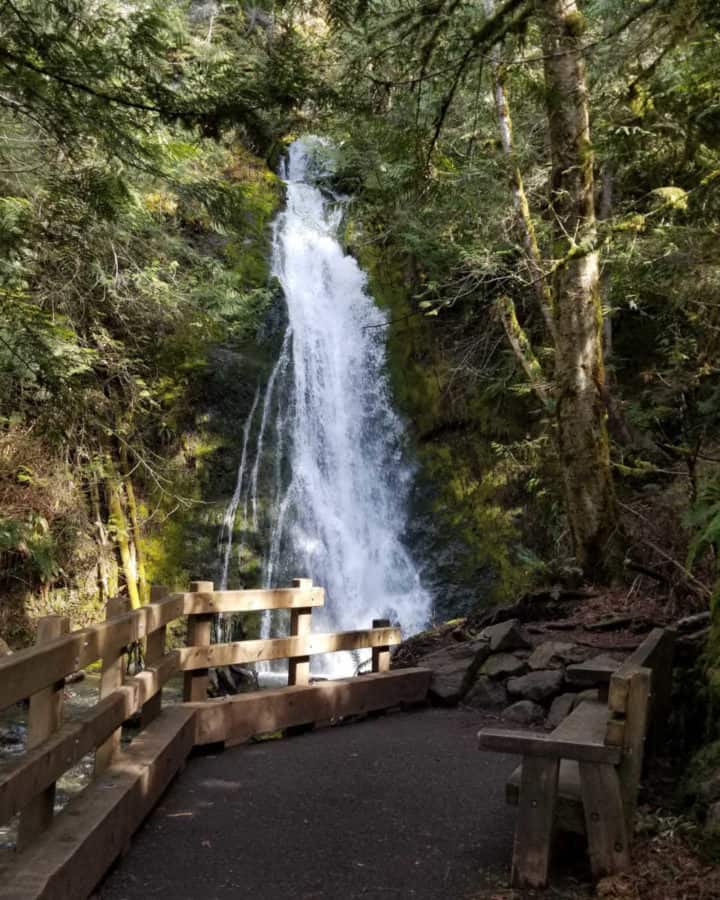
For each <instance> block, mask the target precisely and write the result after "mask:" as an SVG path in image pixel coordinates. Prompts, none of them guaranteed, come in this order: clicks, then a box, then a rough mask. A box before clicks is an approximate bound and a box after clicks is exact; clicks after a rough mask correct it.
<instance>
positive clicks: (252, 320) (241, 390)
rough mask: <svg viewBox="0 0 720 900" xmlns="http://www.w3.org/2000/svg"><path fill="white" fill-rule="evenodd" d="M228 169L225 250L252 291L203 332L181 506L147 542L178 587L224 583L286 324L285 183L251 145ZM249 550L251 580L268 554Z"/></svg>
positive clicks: (161, 576) (178, 470) (152, 565)
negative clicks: (225, 528) (262, 397)
mask: <svg viewBox="0 0 720 900" xmlns="http://www.w3.org/2000/svg"><path fill="white" fill-rule="evenodd" d="M226 175H227V178H228V181H229V182H230V183H232V184H233V185H234V189H233V191H232V192H231V196H232V198H233V204H234V206H233V209H232V210H230V211H229V212H228V215H229V218H230V220H231V223H232V229H231V230H230V231H229V234H228V237H227V240H225V241H224V242H223V246H222V255H223V258H224V264H225V265H226V266H227V267H228V269H229V272H230V274H231V276H232V279H233V281H232V284H233V285H234V286H235V288H236V289H237V290H240V291H242V293H239V294H238V295H237V296H238V301H237V302H236V303H235V305H234V306H231V307H229V308H228V307H227V306H223V307H222V311H221V315H220V316H217V314H216V318H215V323H214V327H213V328H212V329H210V330H208V332H207V333H205V334H203V335H200V336H199V337H198V338H196V345H195V346H194V357H195V364H194V365H193V366H192V367H190V368H188V373H187V387H186V393H187V396H186V415H185V418H184V420H183V421H181V422H179V423H177V428H178V431H179V432H180V433H181V434H182V440H181V448H180V451H179V453H178V455H177V457H176V459H175V461H174V471H175V476H176V480H175V483H174V484H173V485H172V486H171V487H170V489H169V490H168V496H167V498H166V500H165V503H164V505H167V506H171V505H173V506H174V507H175V508H174V509H173V510H172V514H171V515H169V516H168V517H167V518H166V519H165V521H164V522H163V524H162V525H161V527H159V528H157V529H154V530H152V532H151V533H150V535H149V536H148V538H147V540H146V553H147V556H148V575H149V578H150V580H151V581H152V582H155V583H161V584H166V585H168V586H170V587H173V588H178V589H180V588H184V587H186V586H187V583H188V582H189V581H191V580H193V579H205V580H210V581H217V580H218V576H219V565H220V564H219V549H218V538H219V535H220V530H221V527H222V520H223V515H224V512H225V509H226V507H227V504H228V502H229V500H230V497H231V496H232V493H233V490H234V488H235V481H236V478H237V470H238V465H239V462H240V456H241V453H242V443H243V426H244V424H245V421H246V419H247V417H248V415H249V413H250V410H251V408H252V404H253V400H254V398H255V394H256V391H258V389H260V390H262V387H263V385H264V384H265V382H266V381H267V378H268V376H269V373H270V370H271V369H272V366H273V364H274V362H275V359H276V358H277V354H278V352H279V348H280V343H281V341H282V335H283V332H284V327H285V324H286V312H285V305H284V300H283V298H282V294H281V292H280V290H279V286H278V285H277V284H275V283H273V282H272V281H271V277H270V258H271V251H272V230H271V223H272V219H273V217H274V216H275V214H276V213H277V211H278V209H279V208H280V205H281V203H282V199H283V195H284V192H283V187H282V182H281V181H280V179H279V178H278V177H277V176H276V175H274V174H273V173H272V172H270V171H269V170H268V169H267V167H266V165H265V164H264V162H263V161H262V160H259V159H257V158H256V157H253V156H252V155H251V154H250V153H248V151H247V150H245V149H244V148H242V147H237V148H236V162H235V165H234V166H232V167H231V168H230V170H229V171H228V172H227V173H226ZM207 290H208V302H209V303H213V302H215V301H214V300H213V295H212V291H213V286H212V285H209V286H208V287H207ZM174 498H180V499H179V500H175V499H174ZM235 537H236V538H237V537H239V535H238V534H237V533H236V535H235ZM234 543H235V544H237V543H238V542H237V541H234ZM249 555H250V558H249V559H247V560H245V561H244V565H243V569H244V571H245V572H246V574H247V581H246V583H245V584H244V586H252V585H251V582H255V583H257V581H258V580H259V576H260V557H259V556H254V555H253V552H252V551H251V552H250V554H249Z"/></svg>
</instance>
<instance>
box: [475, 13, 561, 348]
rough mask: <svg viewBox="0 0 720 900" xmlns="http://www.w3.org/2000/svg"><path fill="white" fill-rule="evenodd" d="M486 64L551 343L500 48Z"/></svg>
mask: <svg viewBox="0 0 720 900" xmlns="http://www.w3.org/2000/svg"><path fill="white" fill-rule="evenodd" d="M483 6H484V9H485V15H486V16H487V17H488V19H491V18H492V17H493V16H494V15H495V0H483ZM490 63H491V68H492V77H493V97H494V99H495V112H496V114H497V119H498V129H499V131H500V141H501V142H502V146H503V151H504V153H505V156H506V157H507V160H508V166H509V169H510V173H509V174H510V187H511V189H512V194H513V204H514V206H515V215H516V216H517V224H518V228H519V230H520V233H521V235H522V241H523V246H524V248H525V263H526V265H527V268H528V273H529V275H530V281H531V284H532V288H533V291H534V292H535V296H536V297H537V300H538V304H539V306H540V312H541V313H542V316H543V319H544V321H545V327H546V328H547V332H548V337H549V338H551V339H552V341H553V343H554V342H555V319H554V315H553V307H554V301H553V296H552V290H551V288H550V285H549V284H548V279H547V277H546V275H545V272H544V269H543V265H542V256H541V255H540V247H539V246H538V241H537V235H536V233H535V225H534V223H533V220H532V215H531V214H530V204H529V203H528V199H527V194H526V193H525V182H524V179H523V177H522V172H521V171H520V166H519V165H518V162H517V159H516V155H515V145H514V142H513V127H512V117H511V115H510V106H509V104H508V99H507V89H506V87H505V79H504V77H503V69H502V62H501V59H500V48H499V47H498V46H495V47H493V48H492V50H491V51H490Z"/></svg>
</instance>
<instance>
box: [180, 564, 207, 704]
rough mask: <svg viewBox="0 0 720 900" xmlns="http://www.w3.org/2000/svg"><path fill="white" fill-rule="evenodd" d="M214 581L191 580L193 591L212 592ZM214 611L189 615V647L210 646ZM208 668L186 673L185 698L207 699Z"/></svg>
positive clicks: (194, 699)
mask: <svg viewBox="0 0 720 900" xmlns="http://www.w3.org/2000/svg"><path fill="white" fill-rule="evenodd" d="M212 591H213V583H212V581H191V582H190V592H191V593H197V592H201V593H212ZM212 620H213V615H212V613H201V614H199V615H191V616H188V626H187V645H188V647H209V646H210V644H211V643H212ZM209 681H210V679H209V677H208V670H207V669H195V670H193V671H190V672H186V673H185V680H184V688H183V699H184V700H185V702H186V703H187V702H188V701H193V702H197V701H199V700H207V690H208V684H209Z"/></svg>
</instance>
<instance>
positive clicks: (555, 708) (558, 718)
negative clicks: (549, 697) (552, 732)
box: [547, 694, 577, 728]
mask: <svg viewBox="0 0 720 900" xmlns="http://www.w3.org/2000/svg"><path fill="white" fill-rule="evenodd" d="M576 697H577V694H560V696H559V697H556V698H555V699H554V700H553V702H552V705H551V706H550V712H549V713H548V717H547V724H548V725H549V726H550V727H551V728H557V727H558V725H559V724H560V723H561V722H562V720H563V719H566V718H567V717H568V716H569V715H570V713H571V712H572V711H573V709H574V708H575V698H576Z"/></svg>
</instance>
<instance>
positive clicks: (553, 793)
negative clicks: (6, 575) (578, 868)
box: [512, 756, 560, 888]
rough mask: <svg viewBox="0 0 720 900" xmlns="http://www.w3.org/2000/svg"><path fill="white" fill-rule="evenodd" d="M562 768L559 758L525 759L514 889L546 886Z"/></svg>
mask: <svg viewBox="0 0 720 900" xmlns="http://www.w3.org/2000/svg"><path fill="white" fill-rule="evenodd" d="M559 768H560V760H559V759H552V758H549V757H548V758H544V757H532V756H526V757H524V758H523V764H522V779H521V782H520V803H519V805H518V824H517V828H516V830H515V847H514V849H513V863H512V885H513V887H516V888H542V887H545V885H546V884H547V880H548V869H549V867H550V847H551V845H552V837H553V824H554V819H555V800H556V797H557V780H558V770H559Z"/></svg>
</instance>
